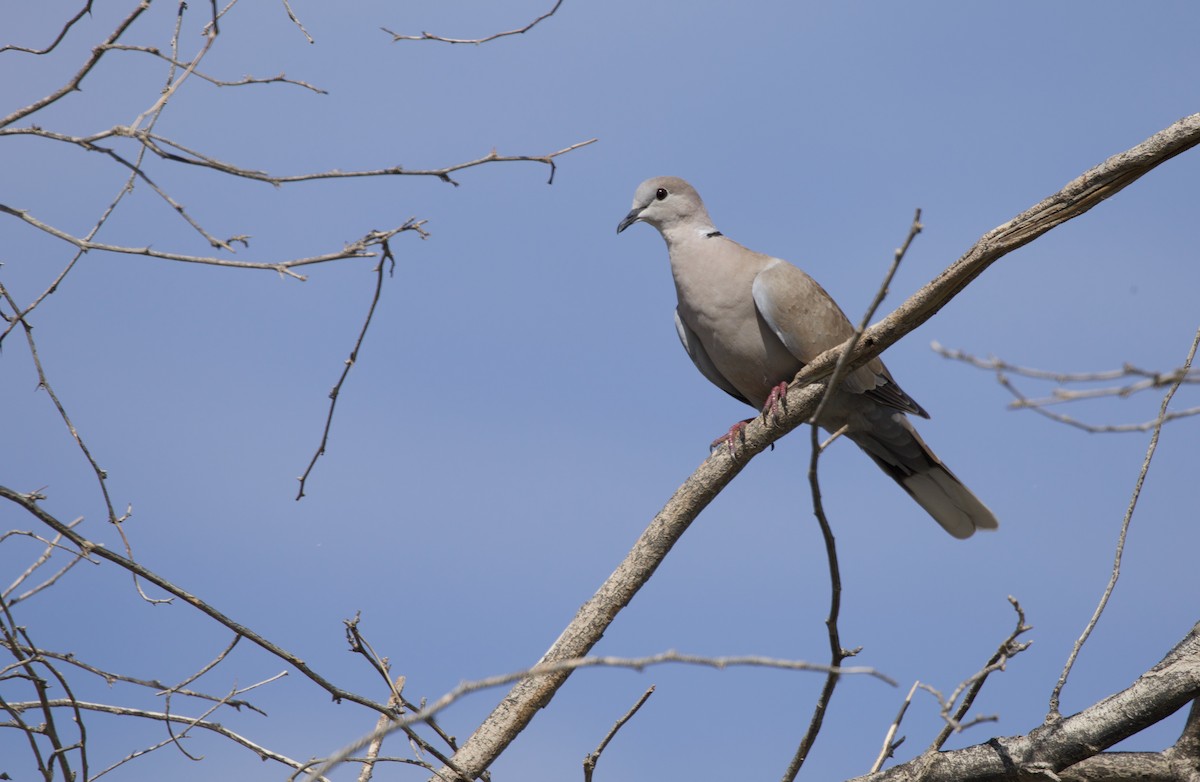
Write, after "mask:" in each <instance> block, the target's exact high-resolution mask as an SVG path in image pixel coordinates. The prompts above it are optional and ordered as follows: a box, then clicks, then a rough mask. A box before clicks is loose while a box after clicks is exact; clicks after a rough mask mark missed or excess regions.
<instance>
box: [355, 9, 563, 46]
mask: <svg viewBox="0 0 1200 782" xmlns="http://www.w3.org/2000/svg"><path fill="white" fill-rule="evenodd" d="M562 4H563V0H556V2H555V3H554V7H553V8H551V9H550V10H549V11H547V12H546V13H544V14H542V15H541V16H539V17H538V18H537V19H534V20H533V21H532V22H530V23H529V24H527V25H525V26H524V27H521V28H518V29H516V30H507V31H505V32H502V33H492V34H491V35H488V36H484V37H483V38H443V37H442V36H440V35H431V34H430V33H426V32H422V33H421V34H420V35H400V34H399V33H394V32H392V31H391V30H389V29H387V28H386V27H381V28H379V29H381V30H383V31H384V32H385V33H387V34H388V35H390V36H392V42H393V43H395V42H397V41H439V42H441V43H473V44H481V43H487V42H488V41H494V40H496V39H497V38H504V37H506V36H509V35H521V34H522V33H527V32H529V31H530V30H532V29H533V28H534V27H535V26H536V25H537V24H538V23H539V22H541V21H543V20H545V19H549V18H550V17H551V16H554V12H555V11H557V10H558V7H559V6H560V5H562Z"/></svg>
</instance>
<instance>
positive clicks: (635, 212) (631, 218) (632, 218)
mask: <svg viewBox="0 0 1200 782" xmlns="http://www.w3.org/2000/svg"><path fill="white" fill-rule="evenodd" d="M643 208H644V207H643ZM641 217H642V210H641V209H637V208H634V209H631V210H630V211H629V214H627V215H625V219H624V220H622V221H621V222H620V223H618V224H617V233H621V231H624V230H625V229H626V228H628V227H629V226H631V225H633V224H634V223H636V222H637V221H638V220H640V219H641Z"/></svg>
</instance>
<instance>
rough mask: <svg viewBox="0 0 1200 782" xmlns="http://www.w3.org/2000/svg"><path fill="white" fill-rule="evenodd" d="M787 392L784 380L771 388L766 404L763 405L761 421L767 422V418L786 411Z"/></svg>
mask: <svg viewBox="0 0 1200 782" xmlns="http://www.w3.org/2000/svg"><path fill="white" fill-rule="evenodd" d="M787 392H788V384H787V381H786V380H783V381H780V382H779V383H778V384H777V385H775V386H773V387H772V388H771V393H770V394H767V401H766V404H764V405H763V409H762V419H763V423H764V424H765V423H766V422H767V419H768V418H773V417H775V416H776V415H777V414H779V413H780V412H786V411H787Z"/></svg>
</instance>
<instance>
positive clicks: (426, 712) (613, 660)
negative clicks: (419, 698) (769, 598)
mask: <svg viewBox="0 0 1200 782" xmlns="http://www.w3.org/2000/svg"><path fill="white" fill-rule="evenodd" d="M664 664H683V665H697V666H701V667H704V668H716V669H717V670H724V669H726V668H735V667H754V668H773V669H777V670H784V671H816V672H819V673H828V672H829V671H830V667H829V666H828V665H821V664H819V663H809V662H804V661H803V660H781V659H779V658H776V657H763V656H760V655H745V656H738V657H703V656H700V655H694V654H681V653H679V652H676V651H667V652H662V653H661V654H655V655H650V656H648V657H612V656H604V657H578V658H574V659H567V660H554V661H546V660H543V661H542V662H539V663H538V664H537V665H535V666H533V667H532V668H527V669H525V670H521V671H514V672H513V673H506V674H501V675H498V676H489V677H488V678H486V679H477V680H474V681H468V682H463V683H462V684H460V685H458V686H457V687H455V688H454V689H453V690H451V691H450V692H448V693H446V694H445V695H442V696H441V697H440V698H438V699H437V700H435V701H434V702H433V703H431V704H429V705H427V706H424V707H423V708H422V709H421V710H420V711H417V712H414V713H412V714H409V715H407V716H405V717H398V718H396V719H395V720H394V721H393V722H392V723H390V724H389V725H387V726H385V727H384V728H383V729H382V734H381V733H380V731H379V730H378V729H377V730H375V731H372V732H371V733H369V734H367V735H365V736H362V737H360V738H359V739H357V740H356V741H354V742H353V743H351V744H349V745H348V746H346V747H344V748H342V749H341V750H339V751H338V752H335V753H334V754H332V755H330V756H329V758H328V759H326V760H325V761H324V762H323V763H322V764H321V765H320V766H319V767H318V768H317V769H316V771H314V772H313V774H314V775H319V774H327V773H329V772H330V771H331V770H332V769H333V768H334V767H335V766H337V765H340V764H341V763H345V762H347V760H348V759H349V758H350V757H351V756H352V755H353V754H354V753H356V752H358V751H359V750H361V749H363V748H364V747H368V746H370V744H371V742H372V741H374V740H375V739H376V738H378V737H379V736H380V735H385V736H386V735H387V734H389V733H394V732H395V731H397V730H402V729H404V727H406V726H408V725H413V724H416V723H418V722H425V721H426V720H428V719H429V718H430V717H432V716H434V715H436V714H438V713H439V712H441V711H442V710H443V709H445V708H446V707H448V706H450V705H451V704H452V703H454V702H455V701H458V700H459V699H461V698H463V697H465V696H467V695H470V694H471V693H475V692H479V691H480V690H486V689H491V688H493V687H500V686H502V685H505V684H511V683H512V682H515V681H528V680H530V679H538V678H541V677H545V676H555V675H556V674H560V673H562V672H564V671H568V672H569V671H577V670H579V669H581V668H629V669H632V670H635V671H642V670H644V669H646V668H649V667H650V666H652V665H664ZM840 673H843V674H856V675H863V676H871V677H874V678H876V679H879V680H880V681H883V682H886V683H888V684H890V685H892V686H895V684H896V683H895V682H894V681H893V680H892V679H891V678H889V677H888V676H886V675H885V674H882V673H880V672H879V671H877V670H875V669H874V668H868V667H865V666H856V667H852V668H842V669H840ZM455 757H456V758H457V755H455ZM455 762H456V763H457V761H455ZM466 773H468V772H467V771H466V770H459V771H457V772H456V771H454V770H453V769H451V768H444V769H442V770H440V771H439V772H437V775H436V777H435V778H437V779H442V780H447V779H467V778H473V777H474V776H478V775H479V773H480V772H473V771H472V772H470V773H471V774H472V777H466V776H465V774H466ZM312 778H313V779H315V778H316V777H315V776H314V777H312Z"/></svg>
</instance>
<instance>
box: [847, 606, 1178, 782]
mask: <svg viewBox="0 0 1200 782" xmlns="http://www.w3.org/2000/svg"><path fill="white" fill-rule="evenodd" d="M1197 695H1200V624H1198V625H1196V626H1194V627H1193V628H1192V629H1191V631H1190V632H1189V633H1188V634H1187V636H1186V637H1185V638H1184V639H1183V640H1182V641H1180V642H1179V644H1178V645H1176V647H1175V648H1174V649H1172V650H1171V651H1170V652H1168V653H1167V655H1166V657H1164V658H1163V660H1162V661H1161V662H1159V663H1158V664H1157V665H1155V666H1154V667H1153V668H1151V669H1150V670H1148V671H1146V672H1145V673H1144V674H1142V675H1141V676H1139V677H1138V679H1137V680H1136V681H1135V682H1134V683H1133V684H1132V685H1130V686H1129V687H1128V688H1126V689H1124V690H1122V691H1120V692H1118V693H1116V694H1114V695H1111V696H1109V697H1108V698H1105V699H1104V700H1102V701H1100V702H1099V703H1096V704H1094V705H1093V706H1090V707H1088V708H1087V709H1084V710H1083V711H1081V712H1079V713H1078V714H1074V715H1072V716H1069V717H1065V718H1062V719H1060V720H1055V721H1052V722H1047V723H1043V724H1041V725H1039V726H1037V727H1035V728H1034V729H1033V730H1031V731H1029V733H1027V734H1025V735H1021V736H1005V737H1000V738H994V739H991V740H989V741H987V742H986V743H983V744H977V745H975V746H972V747H966V748H964V749H958V750H950V751H946V752H934V753H926V754H924V755H922V756H920V757H918V758H916V759H915V760H912V761H910V762H908V763H904V764H902V765H899V766H894V767H892V768H889V769H887V770H885V771H882V772H879V773H875V774H870V775H868V776H864V777H857V778H856V779H854V780H852V781H851V782H917V780H921V782H984V781H985V780H988V781H990V782H995V780H1020V779H1034V778H1046V779H1059V778H1061V779H1116V778H1117V777H1114V776H1108V775H1104V776H1094V777H1093V776H1089V775H1086V774H1080V775H1078V776H1077V775H1074V774H1071V773H1070V772H1068V773H1066V774H1060V772H1063V770H1064V769H1070V768H1071V767H1073V766H1076V765H1077V764H1079V765H1078V766H1077V768H1079V769H1081V770H1086V769H1089V768H1095V769H1102V768H1103V767H1104V766H1105V765H1109V766H1117V765H1123V766H1124V768H1125V769H1126V771H1127V772H1132V771H1133V770H1134V768H1135V767H1134V766H1133V765H1132V764H1123V763H1122V762H1121V757H1122V754H1123V753H1113V754H1102V753H1103V752H1104V750H1106V749H1108V748H1109V747H1111V746H1112V745H1114V744H1116V743H1117V742H1118V741H1121V740H1123V739H1126V738H1128V737H1130V736H1132V735H1135V734H1137V733H1140V732H1141V731H1143V730H1145V729H1146V728H1148V727H1150V726H1151V725H1153V724H1155V723H1157V722H1159V721H1161V720H1163V719H1165V718H1167V717H1169V716H1171V715H1172V714H1174V713H1175V712H1177V711H1178V710H1179V709H1180V708H1182V707H1183V706H1185V705H1187V704H1188V703H1190V702H1192V701H1193V700H1194V699H1195V698H1196V696H1197ZM1185 733H1186V731H1185ZM1136 754H1138V755H1139V756H1141V755H1142V754H1143V753H1136ZM1193 760H1194V756H1193ZM1153 769H1154V767H1153V766H1149V767H1148V769H1147V770H1148V771H1149V772H1150V773H1151V774H1153V773H1154V771H1153ZM1135 777H1136V778H1138V779H1142V778H1143V777H1142V776H1141V774H1140V772H1139V773H1136V774H1130V775H1129V776H1126V777H1124V778H1125V779H1131V778H1135Z"/></svg>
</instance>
